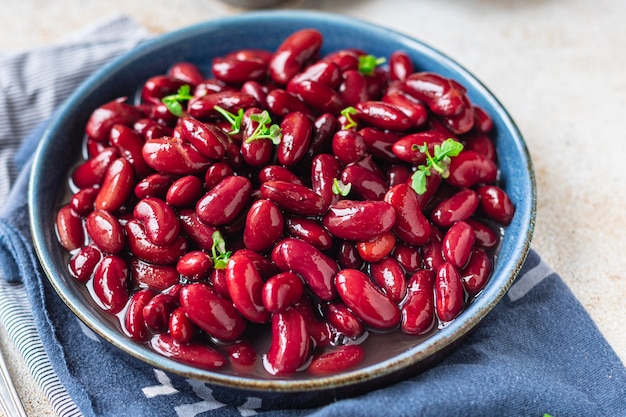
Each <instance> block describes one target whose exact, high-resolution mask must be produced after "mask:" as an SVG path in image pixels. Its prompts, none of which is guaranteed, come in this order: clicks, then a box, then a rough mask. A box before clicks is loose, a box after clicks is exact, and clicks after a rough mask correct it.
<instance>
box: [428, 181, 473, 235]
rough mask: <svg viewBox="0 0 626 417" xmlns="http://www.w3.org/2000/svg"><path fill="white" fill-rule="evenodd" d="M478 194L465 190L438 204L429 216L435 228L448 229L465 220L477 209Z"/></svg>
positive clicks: (468, 189)
mask: <svg viewBox="0 0 626 417" xmlns="http://www.w3.org/2000/svg"><path fill="white" fill-rule="evenodd" d="M478 201H479V200H478V194H477V193H476V191H474V190H472V189H470V188H465V189H463V190H460V191H458V192H457V193H455V194H453V195H452V196H450V197H448V198H446V199H445V200H443V201H441V202H439V203H438V204H437V205H436V206H435V208H434V209H433V211H432V212H431V214H430V219H431V220H432V221H433V223H435V224H436V225H437V226H440V227H450V226H452V225H453V224H454V223H456V222H458V221H462V220H467V219H469V218H470V216H472V215H473V214H474V212H475V211H476V209H477V208H478Z"/></svg>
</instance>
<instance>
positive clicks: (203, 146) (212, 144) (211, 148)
mask: <svg viewBox="0 0 626 417" xmlns="http://www.w3.org/2000/svg"><path fill="white" fill-rule="evenodd" d="M180 126H181V127H182V129H181V133H182V138H183V139H184V140H186V141H188V142H189V143H191V144H192V145H193V146H194V148H195V149H196V150H197V151H198V152H200V153H201V154H202V155H204V156H206V157H207V158H210V159H222V158H224V157H225V156H226V149H227V148H228V146H229V142H230V139H229V138H228V135H227V134H226V133H225V132H224V131H223V130H222V129H221V128H219V127H217V126H216V125H214V124H211V123H203V122H201V121H199V120H196V119H193V118H191V117H183V118H181V119H180Z"/></svg>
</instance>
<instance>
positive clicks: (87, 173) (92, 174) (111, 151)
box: [72, 147, 120, 189]
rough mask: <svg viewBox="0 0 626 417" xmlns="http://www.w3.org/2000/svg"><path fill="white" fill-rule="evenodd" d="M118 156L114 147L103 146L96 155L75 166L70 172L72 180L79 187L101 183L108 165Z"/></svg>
mask: <svg viewBox="0 0 626 417" xmlns="http://www.w3.org/2000/svg"><path fill="white" fill-rule="evenodd" d="M119 156H120V155H119V153H118V152H117V150H116V149H115V148H114V147H108V148H104V149H103V150H102V151H101V152H100V153H98V155H96V156H94V157H93V158H91V159H88V160H87V161H85V162H83V163H82V164H80V165H79V166H78V167H76V169H75V170H74V172H73V173H72V182H73V183H74V185H75V186H76V187H78V188H80V189H83V188H89V187H93V186H97V185H101V184H102V181H103V180H104V176H105V175H106V172H107V170H108V169H109V166H110V165H111V164H112V163H113V161H115V160H116V159H117V158H119Z"/></svg>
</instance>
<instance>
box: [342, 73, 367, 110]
mask: <svg viewBox="0 0 626 417" xmlns="http://www.w3.org/2000/svg"><path fill="white" fill-rule="evenodd" d="M367 87H368V86H367V80H366V79H365V75H363V74H361V73H360V72H359V71H357V70H347V71H344V72H343V81H342V83H341V85H340V86H339V94H340V95H341V98H342V100H343V102H344V103H345V105H346V106H356V105H357V104H358V103H361V102H364V101H367V100H369V98H370V96H369V92H368V90H367Z"/></svg>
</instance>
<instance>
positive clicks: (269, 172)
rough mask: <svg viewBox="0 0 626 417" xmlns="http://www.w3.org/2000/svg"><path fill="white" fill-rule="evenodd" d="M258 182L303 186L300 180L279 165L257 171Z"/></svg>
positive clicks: (268, 166)
mask: <svg viewBox="0 0 626 417" xmlns="http://www.w3.org/2000/svg"><path fill="white" fill-rule="evenodd" d="M259 181H260V182H261V183H264V182H267V181H285V182H291V183H294V184H299V185H304V183H303V182H302V181H301V180H300V178H299V177H298V176H297V175H296V174H294V173H293V172H291V171H290V170H289V169H287V168H285V167H283V166H280V165H267V166H265V167H263V168H262V169H261V170H260V171H259Z"/></svg>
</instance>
